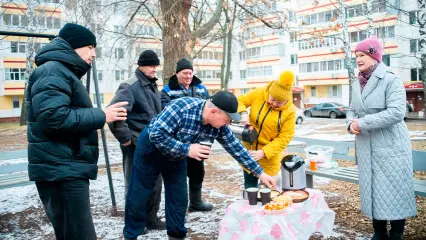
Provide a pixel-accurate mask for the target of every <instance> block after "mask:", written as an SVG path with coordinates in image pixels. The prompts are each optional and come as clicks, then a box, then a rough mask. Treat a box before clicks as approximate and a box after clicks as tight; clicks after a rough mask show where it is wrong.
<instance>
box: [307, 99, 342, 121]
mask: <svg viewBox="0 0 426 240" xmlns="http://www.w3.org/2000/svg"><path fill="white" fill-rule="evenodd" d="M347 109H348V107H346V106H344V105H343V104H341V103H335V102H329V103H320V104H317V105H315V106H313V107H311V108H308V109H306V110H305V116H307V117H330V118H333V119H334V118H337V117H346V111H347Z"/></svg>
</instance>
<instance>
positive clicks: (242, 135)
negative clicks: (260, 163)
mask: <svg viewBox="0 0 426 240" xmlns="http://www.w3.org/2000/svg"><path fill="white" fill-rule="evenodd" d="M229 128H230V129H231V131H232V132H233V133H234V134H235V136H236V137H237V138H238V139H240V140H241V141H243V142H248V143H250V144H253V143H254V141H256V139H257V131H256V129H253V130H250V125H240V124H231V125H229Z"/></svg>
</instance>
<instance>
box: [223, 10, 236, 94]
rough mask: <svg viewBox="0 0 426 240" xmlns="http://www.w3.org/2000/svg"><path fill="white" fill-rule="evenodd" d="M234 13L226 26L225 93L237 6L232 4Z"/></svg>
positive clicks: (229, 69) (229, 72)
mask: <svg viewBox="0 0 426 240" xmlns="http://www.w3.org/2000/svg"><path fill="white" fill-rule="evenodd" d="M233 10H234V12H233V14H232V20H231V24H228V32H227V36H226V37H227V40H226V41H227V46H226V48H227V51H226V55H227V57H226V76H225V91H227V90H228V84H229V78H230V74H231V61H232V38H233V31H234V23H235V18H236V13H237V4H236V3H234V9H233Z"/></svg>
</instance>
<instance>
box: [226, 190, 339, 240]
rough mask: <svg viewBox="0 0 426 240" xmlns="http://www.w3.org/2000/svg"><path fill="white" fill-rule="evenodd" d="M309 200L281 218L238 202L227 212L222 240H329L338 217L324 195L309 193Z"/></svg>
mask: <svg viewBox="0 0 426 240" xmlns="http://www.w3.org/2000/svg"><path fill="white" fill-rule="evenodd" d="M306 190H307V191H308V192H309V199H308V200H306V201H305V202H302V203H293V204H292V205H291V206H290V207H289V208H287V209H286V211H285V212H284V213H283V214H281V215H269V214H265V213H264V211H263V207H262V205H261V203H260V202H259V203H258V204H257V205H255V206H251V205H249V203H248V200H238V201H236V202H234V203H232V204H231V205H229V206H228V207H227V208H226V212H225V217H224V218H223V219H222V221H221V222H220V227H219V237H218V239H222V240H228V239H230V240H249V239H253V240H261V239H263V240H267V239H287V240H289V239H291V240H293V239H302V240H303V239H309V237H310V236H311V235H312V234H313V233H315V232H320V233H322V235H324V236H325V237H329V236H330V235H331V233H332V231H333V226H334V218H335V215H336V214H335V213H334V212H333V211H332V210H331V209H330V208H328V205H327V203H326V202H325V200H324V195H323V194H322V192H321V191H319V190H315V189H306Z"/></svg>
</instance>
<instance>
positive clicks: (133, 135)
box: [108, 69, 161, 145]
mask: <svg viewBox="0 0 426 240" xmlns="http://www.w3.org/2000/svg"><path fill="white" fill-rule="evenodd" d="M156 80H157V78H153V79H148V78H147V77H146V76H145V74H143V73H142V72H141V71H140V70H139V69H136V71H135V74H134V75H133V76H132V77H131V78H130V79H128V80H126V81H125V82H123V83H121V84H120V87H118V90H117V92H116V93H115V96H114V98H113V99H112V100H111V104H114V103H117V102H123V101H127V102H128V103H129V104H127V105H126V106H123V107H124V108H126V109H127V120H126V124H124V126H123V127H115V126H116V125H115V124H112V123H110V124H108V126H109V129H110V130H111V132H112V133H113V134H114V136H115V138H116V139H117V140H118V141H119V142H120V143H121V144H124V143H126V142H128V141H129V140H132V143H133V144H135V145H136V143H137V139H138V137H139V134H140V133H141V132H142V130H143V129H144V128H145V127H146V126H148V124H149V123H150V122H151V120H152V119H153V118H154V117H155V116H157V114H159V113H160V112H161V97H160V92H159V91H158V87H157V84H156V83H155V82H156Z"/></svg>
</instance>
